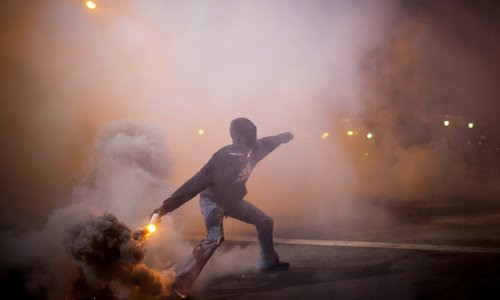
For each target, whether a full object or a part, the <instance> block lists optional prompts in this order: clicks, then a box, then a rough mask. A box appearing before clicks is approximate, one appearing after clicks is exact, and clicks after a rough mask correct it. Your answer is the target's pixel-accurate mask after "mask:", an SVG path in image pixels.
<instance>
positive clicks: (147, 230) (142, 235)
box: [133, 213, 160, 242]
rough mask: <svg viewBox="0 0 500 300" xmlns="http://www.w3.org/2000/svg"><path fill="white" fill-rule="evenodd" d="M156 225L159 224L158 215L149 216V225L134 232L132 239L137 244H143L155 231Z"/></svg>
mask: <svg viewBox="0 0 500 300" xmlns="http://www.w3.org/2000/svg"><path fill="white" fill-rule="evenodd" d="M158 223H160V218H159V215H158V214H157V213H154V214H153V215H152V216H151V219H150V220H149V224H148V225H147V226H146V227H144V228H142V229H139V230H138V231H136V232H134V235H133V237H134V239H135V240H137V241H139V242H145V241H146V240H147V239H148V238H149V236H150V235H151V234H152V233H153V232H155V231H156V229H157V225H158Z"/></svg>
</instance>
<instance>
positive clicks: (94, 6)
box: [85, 1, 97, 10]
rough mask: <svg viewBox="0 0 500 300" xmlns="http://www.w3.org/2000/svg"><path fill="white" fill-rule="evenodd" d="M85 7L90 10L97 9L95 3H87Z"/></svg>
mask: <svg viewBox="0 0 500 300" xmlns="http://www.w3.org/2000/svg"><path fill="white" fill-rule="evenodd" d="M85 6H87V8H88V9H90V10H94V9H96V7H97V5H96V4H95V2H94V1H85Z"/></svg>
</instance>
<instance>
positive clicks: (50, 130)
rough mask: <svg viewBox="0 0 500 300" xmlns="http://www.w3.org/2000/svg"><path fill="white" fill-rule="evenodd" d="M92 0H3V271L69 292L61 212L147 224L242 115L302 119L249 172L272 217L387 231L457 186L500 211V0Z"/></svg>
mask: <svg viewBox="0 0 500 300" xmlns="http://www.w3.org/2000/svg"><path fill="white" fill-rule="evenodd" d="M94 2H95V3H96V7H95V9H94V10H89V9H87V8H86V7H85V2H84V1H61V0H48V1H43V2H37V1H13V0H7V1H2V2H1V3H0V32H1V35H0V41H1V43H2V47H0V66H1V68H0V124H1V125H0V130H1V136H2V140H3V142H2V148H1V150H0V151H1V154H0V161H1V172H2V180H1V191H2V194H1V201H2V202H1V203H2V210H1V212H0V216H1V217H0V229H1V230H2V231H1V234H0V239H1V245H2V246H1V253H2V255H1V260H2V265H3V266H4V267H2V269H3V270H1V271H2V273H3V274H2V276H7V277H8V276H11V275H12V276H14V275H15V276H21V277H22V278H26V290H27V291H29V292H27V293H29V294H37V293H38V294H43V295H47V297H48V298H57V297H60V296H61V295H68V293H69V292H70V290H71V287H72V286H73V283H74V282H75V280H77V278H79V276H80V275H81V274H79V272H83V273H85V272H87V271H88V270H86V269H85V268H81V269H80V270H79V269H78V267H77V264H76V263H75V261H74V260H72V259H71V257H70V255H69V254H68V253H66V252H65V250H64V245H63V244H62V241H63V237H64V236H65V235H66V233H67V230H68V229H69V228H83V227H85V226H91V225H89V224H93V225H92V226H94V225H96V223H95V222H98V221H96V220H101V221H105V220H108V221H109V222H111V223H109V224H113V226H122V225H120V223H117V222H115V219H113V218H112V217H109V218H111V219H112V220H111V219H106V218H108V217H106V216H105V215H104V213H105V212H106V213H109V214H113V215H115V216H116V218H117V219H118V220H120V221H122V222H124V224H127V226H130V228H137V227H139V226H143V225H145V224H146V222H147V219H148V215H149V213H150V212H151V210H152V209H154V208H155V207H157V206H159V205H160V204H161V201H162V200H164V199H165V198H166V197H167V196H168V195H169V193H171V192H172V191H173V189H175V188H176V187H178V186H179V185H180V184H182V183H183V182H184V181H185V180H187V179H188V178H189V177H190V176H192V175H193V174H194V173H195V172H196V171H198V170H199V169H200V168H201V167H202V166H203V164H204V163H205V162H206V161H208V159H209V158H210V156H211V155H212V154H213V152H215V151H216V150H217V149H218V148H220V147H221V146H223V145H225V144H228V143H230V137H229V123H230V121H231V120H232V119H234V118H235V117H239V116H245V117H248V118H249V119H251V120H252V121H253V122H254V123H255V124H256V125H257V130H258V136H259V137H263V136H267V135H273V134H276V133H279V132H284V131H291V132H293V133H294V135H295V140H294V142H293V143H290V145H289V146H287V147H283V149H279V154H277V153H273V154H272V155H270V157H269V159H267V160H266V161H265V162H264V163H262V164H261V165H260V166H259V167H258V168H257V169H256V170H254V173H253V174H254V175H253V177H252V179H251V180H250V181H249V182H248V185H247V186H248V190H249V194H248V195H247V200H249V201H250V202H252V203H254V204H256V205H257V206H258V207H260V208H261V209H262V210H263V211H265V212H266V213H268V214H269V215H270V216H272V217H273V218H274V219H275V227H276V228H275V231H276V234H277V235H281V236H283V237H300V238H333V237H338V236H342V234H343V233H344V232H349V231H355V230H366V229H374V228H383V229H388V228H392V227H397V226H398V225H400V224H402V223H400V221H402V220H403V221H405V222H409V221H421V220H426V219H427V218H431V217H432V216H430V215H426V214H425V213H424V212H428V210H427V209H430V208H434V207H439V205H441V204H442V205H445V204H446V205H449V203H452V204H453V205H460V207H461V209H462V210H461V212H466V213H483V212H484V211H485V210H490V211H492V210H495V209H498V204H496V202H497V201H496V200H498V196H499V195H500V182H499V181H500V176H499V174H500V167H499V163H498V157H499V151H500V142H499V141H498V136H500V133H499V128H498V124H497V123H498V117H499V116H500V106H499V105H498V99H500V87H499V86H498V84H497V82H498V80H499V78H500V71H499V70H500V59H499V58H498V55H497V54H498V53H499V51H500V41H499V39H498V32H499V30H500V22H499V21H498V18H497V16H498V15H499V12H500V11H499V5H498V4H496V3H495V2H494V1H475V3H476V4H471V3H469V2H468V1H451V0H442V1H432V3H431V2H425V3H424V2H422V1H410V0H376V1H347V0H334V1H322V0H317V1H316V0H315V1H274V0H273V1H221V2H211V1H201V2H189V1H161V0H152V1H147V3H143V2H141V1H94ZM445 116H446V117H447V118H450V120H451V121H450V126H447V127H445V126H443V121H444V117H445ZM460 122H463V126H461V125H455V124H461V123H460ZM469 122H473V123H474V126H473V128H468V126H467V125H468V123H469ZM368 133H370V134H371V138H367V135H368ZM471 199H472V200H473V201H472V200H471ZM197 202H198V201H197V199H195V200H192V201H190V202H188V203H187V204H186V205H185V206H183V207H182V208H181V209H179V210H177V211H175V212H174V213H173V214H172V215H168V216H167V217H165V218H164V220H163V221H162V225H160V227H159V228H158V232H157V233H155V236H154V237H153V238H152V240H151V241H150V242H149V243H150V244H148V251H149V252H148V257H147V258H146V259H145V262H146V263H147V264H148V265H149V266H152V267H153V268H155V269H161V270H171V269H172V268H175V266H176V262H178V261H182V258H183V257H184V256H185V255H186V254H187V253H189V251H191V249H190V248H191V247H190V246H189V245H186V244H185V243H184V242H181V236H182V234H184V233H196V234H201V233H203V232H204V225H203V223H202V221H203V220H202V218H201V216H200V214H199V209H198V207H197ZM410 211H411V213H412V216H414V219H412V220H410V219H409V218H406V216H408V212H410ZM421 212H423V213H421ZM434 212H435V211H434ZM108 216H109V215H108ZM95 218H98V219H95ZM99 218H100V219H99ZM89 220H94V221H89ZM287 220H293V223H291V222H289V223H287ZM108 221H106V222H108ZM81 222H83V223H81ZM85 222H90V223H85ZM92 222H94V223H92ZM77 223H79V224H87V225H79V226H80V227H73V226H75V224H77ZM227 224H228V225H227V226H226V227H225V229H227V231H226V234H227V235H228V236H230V235H231V234H247V233H248V234H252V235H253V234H254V232H253V229H252V228H250V227H249V226H248V225H246V224H240V223H238V224H236V223H232V221H229V222H227ZM81 226H83V227H81ZM123 226H124V225H123ZM164 226H165V227H168V228H169V230H163V229H162V227H164ZM165 227H164V228H165ZM75 230H76V231H75ZM120 230H121V231H123V232H127V229H125V227H121V229H120ZM72 232H73V234H74V236H79V235H80V234H84V231H79V229H73V231H72ZM89 232H92V231H89ZM77 233H78V234H77ZM76 241H78V239H76V240H73V242H75V243H76ZM73 242H69V244H66V246H67V247H70V248H72V246H68V245H74V243H73ZM124 243H126V241H125V242H124ZM34 244H36V245H37V248H36V250H35V248H34V247H33V246H32V245H34ZM171 245H175V247H174V246H171ZM254 250H255V249H253V248H245V249H236V250H235V251H239V252H238V253H243V254H244V255H243V256H244V257H247V256H251V255H247V254H248V253H250V252H252V251H254ZM69 253H70V254H72V253H73V252H71V251H70V252H69ZM72 255H73V256H74V254H72ZM76 258H77V260H79V261H80V262H82V261H83V260H82V258H79V257H76ZM215 258H217V257H215ZM139 261H140V259H138V260H135V261H134V263H133V264H132V265H134V264H136V263H139ZM227 261H231V260H227ZM213 264H219V266H218V267H219V270H229V268H227V265H224V262H223V261H222V260H217V259H215V260H214V261H213V262H211V264H209V265H208V266H207V268H212V267H210V266H211V265H213ZM134 266H136V265H134ZM133 268H135V267H133ZM140 268H141V271H145V270H146V271H148V272H149V270H147V269H145V268H146V267H145V266H144V267H142V265H141V267H140ZM239 268H240V269H247V268H249V263H248V261H247V260H244V261H242V262H241V264H240V265H239ZM92 272H94V273H95V270H94V271H92ZM62 273H64V274H68V276H64V277H65V278H60V275H59V274H62ZM5 274H6V275H5ZM19 274H21V275H19ZM214 274H215V273H214ZM155 276H156V275H155ZM204 276H207V275H204ZM214 276H215V275H214ZM55 278H58V279H57V280H55ZM155 278H156V277H155ZM122 284H123V283H120V284H119V285H122ZM119 285H118V286H119ZM116 287H117V286H110V290H116V289H115V288H116ZM42 298H43V297H42ZM117 298H119V297H117Z"/></svg>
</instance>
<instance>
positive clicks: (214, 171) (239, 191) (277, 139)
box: [163, 121, 290, 212]
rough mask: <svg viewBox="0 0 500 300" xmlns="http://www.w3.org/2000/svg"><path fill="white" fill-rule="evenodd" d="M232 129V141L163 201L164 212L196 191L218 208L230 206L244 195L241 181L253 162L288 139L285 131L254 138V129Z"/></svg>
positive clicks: (249, 171) (256, 161)
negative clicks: (250, 131)
mask: <svg viewBox="0 0 500 300" xmlns="http://www.w3.org/2000/svg"><path fill="white" fill-rule="evenodd" d="M233 122H234V121H233ZM232 125H233V124H232ZM252 125H253V123H252ZM231 127H233V126H231ZM232 129H233V128H231V137H232V138H233V144H231V145H227V146H224V147H222V148H221V149H220V150H218V151H217V152H215V153H214V154H213V155H212V158H211V159H210V160H209V161H208V162H207V163H206V164H205V165H204V166H203V167H202V168H201V170H200V171H198V173H196V174H195V175H194V176H193V177H192V178H191V179H189V180H188V181H186V182H185V183H184V184H183V185H182V186H181V187H179V189H177V190H176V191H175V192H174V193H173V194H172V195H171V196H170V197H169V198H167V199H166V200H165V201H163V208H164V209H165V211H166V212H171V211H173V210H175V209H177V208H178V207H180V206H181V205H182V204H184V203H186V202H187V201H189V200H190V199H192V198H193V197H195V196H196V195H197V194H199V193H201V197H206V198H209V199H211V200H212V201H214V202H215V203H217V204H218V205H219V206H221V207H222V208H225V209H230V208H231V206H232V205H234V204H235V203H237V202H239V201H241V200H242V199H243V197H244V196H245V195H246V194H247V189H246V186H245V184H246V182H247V180H248V178H249V177H250V174H251V172H252V169H253V168H254V167H255V165H256V164H257V163H258V162H259V161H260V160H262V159H263V158H264V157H265V156H266V155H268V154H269V153H271V152H272V151H273V150H274V149H276V148H277V147H278V146H279V145H280V144H282V143H286V142H288V141H289V140H290V138H289V135H288V134H286V133H281V134H278V135H275V136H268V137H264V138H261V139H258V140H255V137H256V132H255V133H254V134H253V133H250V134H249V132H248V131H246V132H245V131H244V132H238V131H237V130H236V131H235V132H233V130H232ZM252 136H253V140H252Z"/></svg>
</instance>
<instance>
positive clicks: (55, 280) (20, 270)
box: [0, 121, 186, 299]
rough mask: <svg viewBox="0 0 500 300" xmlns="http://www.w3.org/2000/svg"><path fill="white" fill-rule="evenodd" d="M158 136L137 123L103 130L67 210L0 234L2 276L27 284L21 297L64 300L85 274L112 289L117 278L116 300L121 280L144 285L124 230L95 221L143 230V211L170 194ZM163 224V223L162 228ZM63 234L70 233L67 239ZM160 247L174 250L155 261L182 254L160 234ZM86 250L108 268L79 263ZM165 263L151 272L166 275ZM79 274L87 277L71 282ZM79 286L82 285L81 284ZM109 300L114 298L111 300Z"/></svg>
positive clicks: (138, 255) (172, 238)
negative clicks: (136, 279) (137, 280)
mask: <svg viewBox="0 0 500 300" xmlns="http://www.w3.org/2000/svg"><path fill="white" fill-rule="evenodd" d="M161 136H162V135H161V133H160V132H158V131H156V130H154V129H152V128H150V127H148V126H146V125H144V124H140V123H132V122H127V121H117V122H113V123H110V124H107V125H106V126H104V127H103V128H102V129H101V130H100V131H99V132H98V134H97V136H96V138H95V141H94V150H93V151H91V152H90V153H89V157H88V159H87V162H86V168H85V171H84V172H83V173H82V179H81V181H80V183H79V184H78V185H77V186H75V188H74V190H73V195H72V197H71V199H70V201H68V205H66V206H64V207H61V208H58V209H56V210H54V211H53V212H52V213H51V214H50V215H49V216H48V220H47V222H46V224H45V225H44V227H43V228H42V229H40V230H29V231H21V230H19V229H11V230H8V231H7V230H6V231H3V232H1V234H0V239H1V262H2V263H1V265H2V269H1V271H2V276H11V275H9V274H11V273H13V274H19V276H22V277H24V278H25V280H26V286H25V289H26V295H24V296H28V295H29V296H33V297H35V298H50V299H61V298H64V297H65V296H67V295H69V294H70V293H71V290H72V286H73V285H74V283H75V282H77V281H78V278H79V277H81V278H85V279H87V280H88V279H89V278H90V277H89V276H88V275H89V274H90V273H92V274H95V276H94V277H96V278H97V279H98V280H100V281H104V280H106V279H109V280H110V281H112V280H111V279H110V278H115V277H116V279H117V280H118V281H119V282H121V283H115V284H113V285H112V286H109V288H110V289H111V290H112V291H115V292H116V291H117V290H120V291H121V292H120V294H123V291H127V289H126V288H120V287H121V286H122V285H126V284H127V280H132V278H133V276H135V275H132V274H136V275H137V276H139V277H140V276H142V275H140V274H144V280H146V279H147V278H149V277H147V276H146V275H147V274H149V273H150V270H148V269H147V268H146V267H145V266H143V265H142V264H139V262H140V260H141V259H142V252H140V251H139V250H140V249H138V248H137V247H135V245H134V244H133V243H131V242H130V241H129V229H128V228H127V227H125V225H123V224H122V223H119V222H118V221H117V218H116V217H114V216H112V215H105V216H102V215H103V212H105V211H108V212H113V214H114V215H116V216H117V217H118V218H120V220H123V221H124V222H125V223H126V224H128V226H131V227H132V228H139V227H141V226H143V225H144V223H146V221H147V218H148V215H149V213H150V207H153V206H154V205H155V204H156V202H155V200H156V199H157V197H159V196H160V195H164V194H165V193H167V191H168V189H169V188H170V187H169V184H168V182H167V181H166V180H165V178H164V177H165V176H166V175H167V174H168V172H169V171H168V170H169V166H170V163H169V161H168V160H167V156H166V155H165V153H164V150H165V144H164V143H163V139H162V138H161ZM98 216H101V217H98ZM96 217H98V218H96ZM168 222H169V220H168V218H166V220H165V223H167V224H168ZM170 222H171V221H170ZM77 224H80V225H77ZM70 228H73V229H71V230H70ZM68 230H70V232H71V234H70V236H69V237H68ZM65 239H66V241H67V242H66V248H67V250H68V251H69V253H71V254H72V255H73V256H74V257H75V258H76V259H78V260H80V261H81V263H82V264H83V265H81V268H80V271H78V267H77V265H76V264H75V263H74V262H73V259H72V258H71V257H70V256H69V255H68V254H67V253H66V251H65V248H64V246H63V241H64V240H65ZM96 239H102V240H101V241H106V242H109V243H110V244H113V243H115V246H113V247H111V248H112V249H109V250H110V251H111V250H119V251H120V252H119V253H115V255H116V257H114V258H113V257H109V253H107V252H106V253H101V252H96V251H97V250H98V248H99V247H100V246H102V245H101V244H98V243H97V244H95V243H96ZM162 241H163V243H166V244H168V243H172V244H174V245H175V244H177V247H175V249H170V250H168V251H163V253H162V255H164V256H165V258H166V259H167V260H168V258H169V257H173V258H174V259H175V258H177V257H178V256H180V255H182V253H185V248H186V247H185V246H184V248H183V244H182V243H181V242H180V241H179V237H178V236H177V235H176V234H175V233H174V232H173V233H171V234H163V240H162ZM108 245H109V244H108ZM89 249H92V250H91V253H93V254H95V255H98V256H99V255H100V256H99V257H101V259H103V260H105V261H108V262H109V263H110V264H111V265H108V266H107V267H106V268H105V269H103V270H99V269H97V268H96V265H95V264H96V262H95V261H93V260H92V259H94V258H95V257H93V256H89V257H87V256H85V255H86V254H88V253H87V252H85V251H89ZM129 250H130V251H129ZM82 251H83V252H82ZM103 251H104V250H103ZM111 254H112V253H111ZM184 255H185V254H184ZM123 259H130V260H129V261H123ZM168 263H169V265H167V264H163V265H160V264H158V269H159V270H167V269H170V268H171V267H172V266H173V263H172V261H168ZM101 265H102V264H101ZM112 267H115V268H116V269H117V270H118V271H119V272H118V271H116V270H114V269H113V268H112ZM120 269H129V271H130V272H128V273H127V274H125V273H124V272H125V271H123V270H122V271H123V272H122V271H120ZM101 271H102V272H101ZM105 271H110V274H103V272H105ZM115 271H116V272H115ZM79 272H83V273H82V274H83V275H86V276H83V277H82V276H81V275H78V274H79ZM89 272H90V273H89ZM148 272H149V273H148ZM120 274H121V275H123V276H121V275H120ZM105 275H107V276H108V277H110V278H106V276H105ZM125 275H127V276H129V275H130V276H132V277H127V276H125ZM117 276H118V277H117ZM153 277H155V278H156V277H157V275H154V276H153ZM6 278H7V279H8V278H9V277H6ZM141 278H142V277H141ZM118 281H117V282H118ZM79 282H80V285H81V284H83V283H82V281H81V280H79ZM84 282H86V281H84ZM88 284H91V283H88ZM94 284H95V282H94ZM128 292H129V294H130V293H131V294H132V295H135V293H136V292H137V293H139V292H140V291H137V288H135V289H132V290H130V291H128ZM115 297H116V298H117V299H119V298H120V297H118V296H117V295H115ZM123 297H125V296H123ZM125 298H126V297H125ZM129 298H130V297H129Z"/></svg>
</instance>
